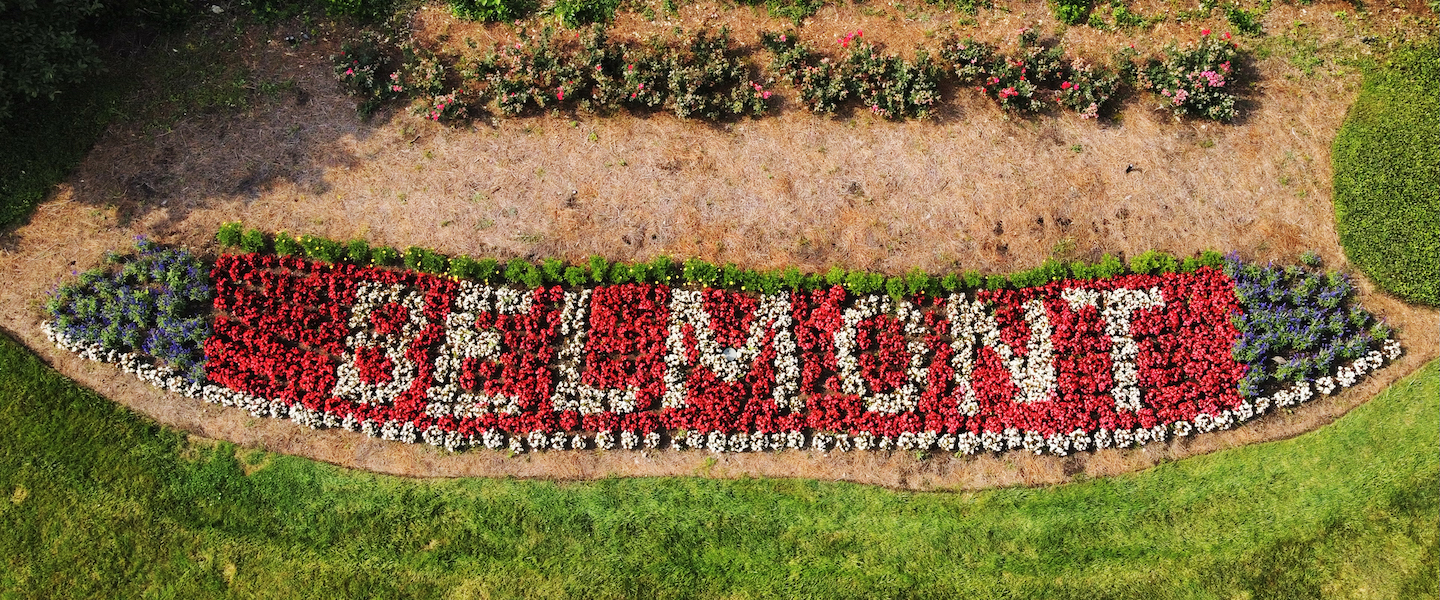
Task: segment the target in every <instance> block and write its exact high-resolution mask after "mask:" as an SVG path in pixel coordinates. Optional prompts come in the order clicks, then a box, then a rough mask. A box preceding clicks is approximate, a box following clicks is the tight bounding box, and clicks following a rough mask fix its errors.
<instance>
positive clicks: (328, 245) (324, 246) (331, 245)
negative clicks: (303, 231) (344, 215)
mask: <svg viewBox="0 0 1440 600" xmlns="http://www.w3.org/2000/svg"><path fill="white" fill-rule="evenodd" d="M300 246H301V247H302V248H304V249H305V256H307V257H309V258H310V259H311V260H316V261H320V262H324V263H337V262H340V261H341V259H343V258H345V256H346V247H345V246H343V245H341V244H340V243H339V242H335V241H331V240H328V239H325V238H322V237H316V236H313V235H302V236H300Z"/></svg>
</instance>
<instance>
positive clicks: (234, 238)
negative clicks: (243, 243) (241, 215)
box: [215, 221, 245, 248]
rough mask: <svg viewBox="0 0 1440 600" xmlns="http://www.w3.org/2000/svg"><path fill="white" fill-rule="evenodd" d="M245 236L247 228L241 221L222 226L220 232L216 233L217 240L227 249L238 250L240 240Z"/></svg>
mask: <svg viewBox="0 0 1440 600" xmlns="http://www.w3.org/2000/svg"><path fill="white" fill-rule="evenodd" d="M244 235H245V227H244V226H243V225H241V224H240V222H239V221H234V222H230V223H226V224H224V225H221V226H220V231H218V232H216V233H215V239H216V241H219V242H220V245H221V246H223V247H225V248H236V247H239V246H240V238H242V237H244Z"/></svg>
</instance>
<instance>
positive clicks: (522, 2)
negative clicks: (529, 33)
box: [447, 0, 535, 23]
mask: <svg viewBox="0 0 1440 600" xmlns="http://www.w3.org/2000/svg"><path fill="white" fill-rule="evenodd" d="M447 2H448V3H449V5H450V12H452V13H454V14H455V16H457V17H460V18H462V19H466V20H470V21H486V22H492V23H493V22H499V21H513V20H515V19H519V18H520V17H523V16H525V15H527V14H530V13H531V12H533V11H534V10H535V3H534V2H533V1H532V0H447Z"/></svg>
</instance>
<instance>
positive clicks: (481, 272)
mask: <svg viewBox="0 0 1440 600" xmlns="http://www.w3.org/2000/svg"><path fill="white" fill-rule="evenodd" d="M498 272H500V261H498V260H495V259H493V258H482V259H480V260H479V261H476V265H475V278H476V279H478V280H480V281H484V282H486V283H489V282H490V278H492V277H494V276H495V274H496V273H498Z"/></svg>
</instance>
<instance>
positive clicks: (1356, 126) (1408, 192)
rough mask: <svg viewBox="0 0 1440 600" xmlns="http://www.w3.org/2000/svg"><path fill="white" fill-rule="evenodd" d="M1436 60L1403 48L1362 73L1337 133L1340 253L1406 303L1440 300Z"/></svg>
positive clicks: (1430, 48) (1425, 50) (1418, 49)
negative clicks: (1359, 86)
mask: <svg viewBox="0 0 1440 600" xmlns="http://www.w3.org/2000/svg"><path fill="white" fill-rule="evenodd" d="M1437 65H1440V59H1437V52H1436V46H1435V45H1434V44H1422V45H1417V46H1413V47H1408V48H1403V49H1402V50H1401V51H1400V52H1397V53H1396V55H1395V56H1394V57H1393V58H1392V59H1390V62H1389V63H1388V64H1385V65H1383V66H1376V67H1374V68H1372V70H1370V71H1369V72H1368V73H1366V75H1365V81H1364V84H1363V87H1362V88H1361V92H1360V97H1359V98H1357V99H1356V100H1355V105H1354V106H1353V107H1351V109H1350V112H1349V114H1348V115H1347V117H1346V120H1345V124H1344V125H1343V126H1342V127H1341V128H1340V133H1339V134H1338V135H1337V136H1336V138H1335V148H1334V154H1333V155H1332V156H1333V158H1332V160H1333V161H1334V168H1335V218H1336V225H1337V228H1338V229H1339V233H1340V243H1341V244H1342V245H1343V246H1344V247H1345V254H1346V255H1347V256H1349V257H1350V260H1352V261H1354V262H1355V264H1356V265H1359V266H1360V268H1362V269H1364V270H1365V272H1366V273H1368V274H1369V275H1370V276H1371V277H1373V278H1374V279H1375V282H1376V283H1377V284H1379V285H1380V286H1381V287H1383V288H1385V289H1386V290H1389V291H1391V292H1393V293H1395V294H1397V295H1399V296H1400V297H1402V298H1405V299H1406V300H1408V301H1411V302H1420V303H1424V304H1429V305H1432V306H1434V305H1437V304H1440V275H1437V273H1440V174H1437V172H1436V169H1435V165H1437V164H1440V134H1437V132H1440V127H1437V120H1436V119H1437V117H1436V115H1440V103H1437V101H1436V95H1435V89H1436V87H1437V86H1440V66H1437Z"/></svg>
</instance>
